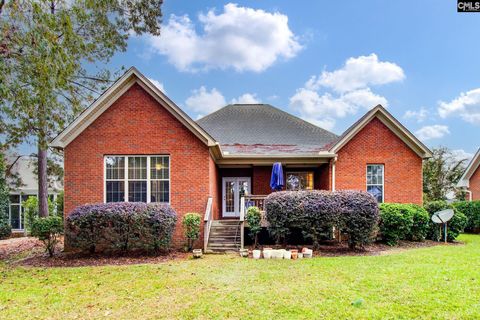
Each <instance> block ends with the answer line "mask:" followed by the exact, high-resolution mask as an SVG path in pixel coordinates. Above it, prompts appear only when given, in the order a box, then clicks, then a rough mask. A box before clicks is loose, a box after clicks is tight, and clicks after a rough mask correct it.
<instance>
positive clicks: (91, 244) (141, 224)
mask: <svg viewBox="0 0 480 320" xmlns="http://www.w3.org/2000/svg"><path fill="white" fill-rule="evenodd" d="M176 221H177V214H176V213H175V211H174V210H173V209H172V208H171V207H170V206H169V205H168V204H159V203H149V204H146V203H138V202H130V203H106V204H92V205H85V206H80V207H77V208H76V209H75V210H73V212H72V213H71V214H70V215H69V216H68V217H67V219H66V224H65V241H66V243H67V245H68V246H70V247H72V248H74V249H79V250H81V251H89V252H91V253H94V252H99V251H118V250H120V251H123V252H126V251H130V250H139V249H140V250H146V251H160V250H166V249H168V248H169V247H170V242H171V239H172V235H173V231H174V228H175V224H176Z"/></svg>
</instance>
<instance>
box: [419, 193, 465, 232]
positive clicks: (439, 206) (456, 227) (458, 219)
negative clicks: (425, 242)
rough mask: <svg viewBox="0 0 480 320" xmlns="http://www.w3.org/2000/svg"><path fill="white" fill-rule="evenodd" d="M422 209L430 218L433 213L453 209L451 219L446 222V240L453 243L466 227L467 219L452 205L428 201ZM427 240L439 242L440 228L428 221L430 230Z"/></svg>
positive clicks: (441, 201)
mask: <svg viewBox="0 0 480 320" xmlns="http://www.w3.org/2000/svg"><path fill="white" fill-rule="evenodd" d="M424 208H425V209H426V210H427V211H428V213H429V214H430V218H431V217H432V215H433V214H434V213H435V212H438V211H441V210H445V209H453V211H454V215H453V218H452V219H451V220H450V221H449V222H448V231H447V240H448V241H453V240H455V239H456V238H457V237H458V235H459V234H460V233H461V232H463V230H464V229H465V227H466V226H467V225H468V219H467V217H466V216H465V215H464V214H463V213H462V212H461V211H459V210H458V209H457V208H455V207H454V206H453V205H451V204H449V203H447V202H446V201H444V200H439V201H430V202H427V203H425V205H424ZM429 238H430V239H432V240H436V241H438V240H441V239H440V238H441V234H440V226H439V225H438V224H436V223H433V222H432V220H431V219H430V228H429Z"/></svg>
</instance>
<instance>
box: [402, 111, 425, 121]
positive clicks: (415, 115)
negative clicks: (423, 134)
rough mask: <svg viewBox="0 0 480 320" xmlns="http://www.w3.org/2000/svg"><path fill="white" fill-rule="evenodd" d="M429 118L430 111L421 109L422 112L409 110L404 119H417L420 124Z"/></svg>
mask: <svg viewBox="0 0 480 320" xmlns="http://www.w3.org/2000/svg"><path fill="white" fill-rule="evenodd" d="M427 116H428V110H427V109H426V108H424V107H421V108H420V110H407V111H406V112H405V114H404V115H403V117H404V118H405V119H415V120H417V122H418V123H420V122H423V121H424V120H425V119H426V118H427Z"/></svg>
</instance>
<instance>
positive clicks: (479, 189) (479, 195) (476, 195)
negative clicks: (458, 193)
mask: <svg viewBox="0 0 480 320" xmlns="http://www.w3.org/2000/svg"><path fill="white" fill-rule="evenodd" d="M469 190H470V191H471V192H472V200H480V166H479V167H478V168H477V170H475V172H474V173H473V175H472V176H471V177H470V188H469Z"/></svg>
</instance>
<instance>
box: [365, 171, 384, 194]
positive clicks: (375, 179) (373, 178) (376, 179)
mask: <svg viewBox="0 0 480 320" xmlns="http://www.w3.org/2000/svg"><path fill="white" fill-rule="evenodd" d="M383 184H384V166H383V164H369V165H367V192H368V193H370V194H371V195H372V196H373V197H374V198H375V199H377V201H378V202H379V203H381V202H383V193H384V189H383V187H384V186H383Z"/></svg>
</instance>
